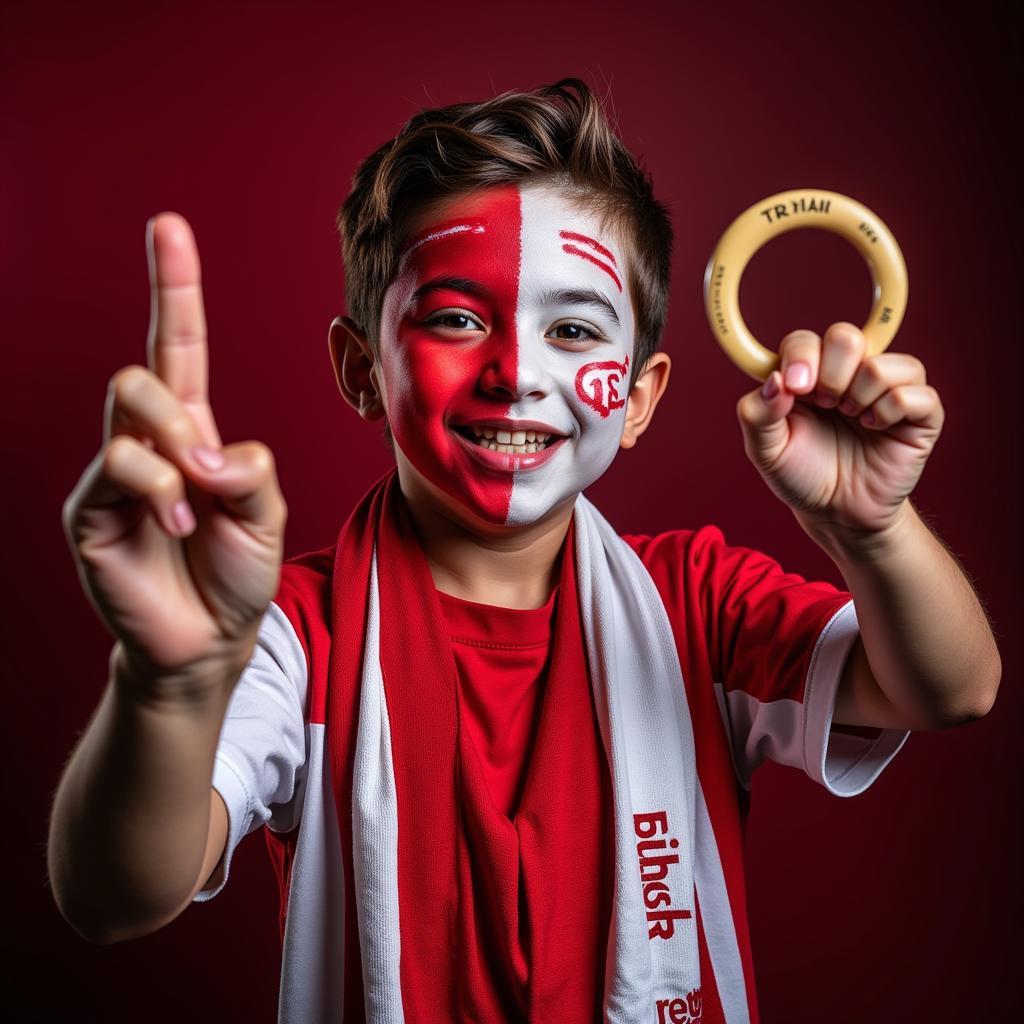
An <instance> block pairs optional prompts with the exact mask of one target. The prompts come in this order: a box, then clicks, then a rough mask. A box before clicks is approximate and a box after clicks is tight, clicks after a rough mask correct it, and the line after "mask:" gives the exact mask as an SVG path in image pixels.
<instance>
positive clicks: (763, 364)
mask: <svg viewBox="0 0 1024 1024" xmlns="http://www.w3.org/2000/svg"><path fill="white" fill-rule="evenodd" d="M794 228H823V229H824V230H826V231H834V232H835V233H836V234H837V235H842V236H843V238H845V239H846V240H847V241H848V242H851V243H852V244H853V245H854V246H855V247H856V248H857V249H859V250H860V252H861V254H862V255H863V256H864V258H865V260H867V264H868V269H869V270H870V272H871V279H872V281H873V282H874V302H873V303H872V306H871V313H870V314H869V316H868V320H867V323H866V324H864V327H863V331H864V337H865V338H866V339H867V343H868V348H867V354H868V355H877V354H878V353H879V352H884V351H885V349H886V348H888V347H889V343H890V342H891V341H892V339H893V337H894V336H895V334H896V331H897V329H898V328H899V326H900V323H901V322H902V320H903V314H904V313H905V312H906V309H907V292H908V283H907V265H906V263H904V261H903V253H902V252H900V247H899V246H898V245H897V244H896V239H895V238H893V236H892V232H891V231H890V230H889V229H888V228H887V227H886V226H885V225H884V224H883V223H882V221H881V220H879V218H878V217H876V216H875V214H873V213H872V212H871V211H870V210H869V209H868V208H867V207H866V206H863V205H861V204H860V203H858V202H857V201H856V200H855V199H851V198H850V197H849V196H844V195H841V194H840V193H838V192H826V191H824V190H822V189H814V188H798V189H790V190H789V191H787V192H778V193H776V194H775V195H773V196H768V198H767V199H762V200H761V201H760V202H759V203H754V205H753V206H751V207H750V208H749V209H747V210H744V211H743V213H741V214H740V215H739V216H738V217H737V218H736V219H735V220H734V221H733V222H732V223H731V224H730V225H729V227H728V228H726V230H725V233H724V234H723V235H722V237H721V238H720V239H719V240H718V245H716V246H715V251H714V252H713V253H712V254H711V259H709V260H708V266H707V269H706V270H705V271H704V308H705V310H706V312H707V315H708V322H709V323H710V324H711V330H712V331H713V332H714V335H715V337H716V338H717V339H718V343H719V344H720V345H721V346H722V348H723V349H724V350H725V353H726V355H728V356H729V358H730V359H731V360H732V361H733V362H734V363H735V364H736V365H737V366H738V367H739V368H740V369H741V370H743V371H744V372H745V373H747V374H749V375H750V376H751V377H753V378H754V379H755V380H765V378H767V377H768V375H769V374H770V373H771V372H772V370H775V369H777V368H778V365H779V354H778V353H777V352H772V351H771V350H770V349H767V348H765V347H764V346H763V345H762V344H761V343H760V342H759V341H758V340H757V338H755V337H754V336H753V335H752V334H751V333H750V330H749V329H748V328H747V325H746V324H745V323H744V322H743V316H742V314H741V313H740V278H741V277H742V276H743V271H744V270H745V269H746V266H747V264H748V263H749V262H750V259H751V257H752V256H753V255H754V253H755V252H757V250H758V249H760V248H761V246H763V245H764V244H765V243H766V242H769V241H771V239H773V238H775V237H777V236H778V235H781V234H784V233H785V232H786V231H792V230H793V229H794Z"/></svg>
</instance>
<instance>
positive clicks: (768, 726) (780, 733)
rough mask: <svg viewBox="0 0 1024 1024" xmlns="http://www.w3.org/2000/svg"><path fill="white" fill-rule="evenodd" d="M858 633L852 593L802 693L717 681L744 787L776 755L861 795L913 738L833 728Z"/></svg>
mask: <svg viewBox="0 0 1024 1024" xmlns="http://www.w3.org/2000/svg"><path fill="white" fill-rule="evenodd" d="M859 633H860V625H859V623H858V621H857V613H856V610H855V608H854V605H853V601H848V602H847V603H846V604H845V605H843V606H842V608H840V609H839V610H838V611H837V612H836V613H835V614H834V615H833V616H832V617H831V618H830V619H829V621H828V622H827V623H826V624H825V626H824V628H823V629H822V631H821V633H820V634H819V636H818V639H817V642H816V643H815V646H814V651H813V653H812V655H811V660H810V664H809V667H808V669H807V678H806V680H805V683H804V690H803V699H802V700H799V701H798V700H792V699H788V698H784V699H779V700H772V701H759V700H758V699H757V698H756V697H753V696H751V695H750V694H748V693H744V692H743V691H742V690H738V689H737V690H730V691H728V692H726V690H725V688H724V687H723V686H722V685H721V684H717V685H716V686H715V692H716V695H717V697H718V704H719V711H720V712H721V714H722V718H723V721H724V722H725V726H726V730H727V732H728V734H729V736H730V740H731V745H732V754H733V763H734V765H735V767H736V776H737V778H738V779H739V781H740V783H741V785H742V786H743V787H744V788H745V789H749V788H750V780H751V776H752V775H753V772H754V770H755V769H756V768H757V766H758V765H759V764H761V762H762V761H764V759H765V758H769V759H770V760H772V761H775V762H777V763H778V764H783V765H788V766H790V767H792V768H798V769H800V770H801V771H803V772H805V773H806V774H807V775H808V776H809V777H810V778H811V779H813V780H814V781H815V782H818V783H820V784H821V785H822V786H824V787H825V788H826V789H827V790H828V791H829V792H830V793H832V794H834V795H835V796H856V795H857V794H858V793H863V792H864V790H866V789H867V788H868V787H869V786H870V785H871V784H872V783H873V782H874V781H875V779H877V778H878V776H879V775H880V774H881V773H882V770H883V769H884V768H885V766H886V765H887V764H888V763H889V762H890V761H891V760H892V759H893V758H894V757H895V756H896V754H897V752H898V751H899V749H900V747H902V746H903V744H904V743H905V742H906V741H907V737H908V736H909V735H910V733H909V732H906V731H904V730H902V729H880V730H877V731H876V734H875V735H869V736H856V735H852V734H849V733H845V732H836V731H833V729H832V714H833V711H834V710H835V704H836V695H837V693H838V692H839V683H840V680H841V679H842V675H843V666H844V665H845V664H846V658H847V655H848V654H849V653H850V649H851V648H852V647H853V644H854V642H855V641H856V639H857V636H858V635H859Z"/></svg>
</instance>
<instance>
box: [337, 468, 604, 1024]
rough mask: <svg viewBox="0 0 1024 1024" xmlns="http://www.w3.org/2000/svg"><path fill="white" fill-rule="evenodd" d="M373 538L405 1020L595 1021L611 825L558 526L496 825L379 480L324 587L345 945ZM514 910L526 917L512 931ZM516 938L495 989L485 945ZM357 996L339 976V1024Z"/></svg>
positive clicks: (443, 647)
mask: <svg viewBox="0 0 1024 1024" xmlns="http://www.w3.org/2000/svg"><path fill="white" fill-rule="evenodd" d="M374 538H376V540H377V546H378V547H377V576H378V584H379V591H380V613H381V619H380V622H381V628H380V655H381V665H382V670H383V677H384V692H385V697H386V700H387V705H388V712H389V716H390V723H391V742H392V756H393V762H394V772H395V783H396V788H397V793H398V843H399V846H398V888H399V918H400V922H401V932H402V934H401V943H402V958H401V985H402V998H403V1004H404V1011H405V1017H406V1020H409V1021H415V1022H417V1024H419V1022H422V1021H435V1020H436V1021H439V1022H440V1021H450V1020H453V1019H478V1020H487V1021H501V1020H506V1019H522V1018H523V1016H524V1015H525V1016H528V1017H529V1018H530V1019H532V1020H593V1019H596V1018H599V1017H600V1014H601V1005H602V1000H603V990H604V977H605V949H606V943H607V937H608V926H609V921H610V918H611V907H612V885H613V882H612V878H613V875H612V871H613V867H614V840H613V832H614V830H613V827H612V820H611V814H612V800H611V782H610V778H609V774H608V768H607V764H606V761H605V756H604V751H603V749H602V746H601V739H600V733H599V729H598V724H597V718H596V714H595V711H594V706H593V699H592V697H591V687H590V682H589V678H588V674H587V668H586V658H585V653H584V647H583V640H582V634H581V627H580V619H579V605H578V600H577V591H576V574H575V561H574V557H572V553H573V531H572V529H570V531H569V534H568V536H567V542H566V546H565V548H564V551H565V552H568V553H569V554H570V556H571V557H567V558H563V559H562V566H561V586H560V588H559V600H558V610H557V612H556V620H555V627H554V638H553V643H554V645H555V646H554V650H553V653H552V659H551V666H550V670H549V675H548V682H547V691H546V693H545V696H544V705H543V707H542V709H541V718H540V724H539V728H538V735H537V740H536V746H535V749H534V752H533V756H532V761H531V764H530V766H529V768H528V776H527V780H526V784H525V788H524V792H523V798H522V800H521V802H520V805H519V809H518V812H517V814H516V816H515V819H514V821H509V819H508V818H507V817H505V816H504V815H503V814H501V813H500V812H499V811H498V810H497V809H496V808H495V807H494V805H493V803H492V801H491V800H490V798H489V795H488V793H487V790H486V783H485V781H484V779H483V776H482V774H481V771H480V766H479V764H478V763H476V762H475V760H474V757H473V753H472V750H471V744H469V743H468V740H467V737H466V736H465V735H464V734H463V732H462V731H461V730H460V727H459V687H458V677H457V672H456V668H455V662H454V659H453V657H452V653H451V647H450V643H449V640H448V638H447V634H446V630H445V626H444V619H443V615H442V611H441V607H440V603H439V601H438V598H437V593H436V590H435V588H434V582H433V578H432V576H431V574H430V568H429V565H428V564H427V560H426V557H425V555H424V553H423V551H422V548H421V547H420V545H419V542H418V540H417V538H416V533H415V529H414V527H413V523H412V520H411V517H410V515H409V511H408V509H407V507H406V505H405V501H404V499H403V498H402V495H401V492H400V490H399V486H398V479H397V475H396V474H395V473H394V472H392V473H390V474H388V476H386V477H385V478H384V479H382V480H381V481H380V482H378V484H377V485H375V487H374V488H373V489H372V490H371V491H370V492H369V494H367V496H366V497H365V498H364V499H363V501H362V502H360V504H359V506H358V507H357V508H356V510H355V511H354V512H353V514H352V515H351V516H350V517H349V519H348V521H347V522H346V524H345V526H344V527H343V528H342V531H341V534H340V535H339V538H338V545H337V549H336V551H337V553H336V559H335V565H334V576H333V581H332V594H333V600H332V616H331V622H332V657H331V667H330V684H329V685H330V691H329V694H328V709H327V711H328V714H327V721H328V749H329V756H330V763H331V771H332V779H333V783H334V793H335V799H336V806H337V812H338V820H339V823H340V828H341V845H342V851H343V857H344V864H345V888H346V905H347V907H348V908H349V910H350V912H348V913H346V942H347V943H352V942H355V943H356V944H358V942H359V937H358V931H357V928H356V914H355V912H354V907H355V892H354V886H353V873H352V802H351V801H352V778H353V751H354V747H355V736H356V726H357V722H358V700H359V686H360V681H361V676H362V658H363V636H364V633H365V628H366V599H367V587H368V582H369V574H370V564H371V553H372V550H373V541H374ZM485 868H486V870H488V871H490V872H492V874H493V876H494V877H493V879H492V882H491V884H493V882H494V880H497V882H498V884H499V891H500V892H501V893H502V895H501V897H500V899H499V900H498V902H497V905H493V904H491V903H490V902H489V901H488V900H486V899H485V898H484V897H485V893H486V891H487V889H488V886H487V885H486V884H485V883H484V882H483V880H482V879H481V871H482V870H484V869H485ZM524 912H525V915H526V918H527V922H526V923H525V924H521V922H520V920H519V915H520V914H521V913H524ZM513 929H521V931H520V932H519V934H520V937H521V938H522V940H523V957H522V958H519V959H518V960H516V961H514V974H515V976H514V977H508V976H506V975H505V974H504V972H503V971H502V969H501V964H502V963H503V962H504V961H505V959H506V958H502V957H496V956H494V955H493V953H492V951H491V948H490V947H491V946H492V944H493V942H494V941H496V940H497V941H503V942H505V943H507V944H508V946H509V947H513V946H514V942H513V938H514V935H515V934H516V932H515V931H513ZM349 948H350V949H352V948H354V947H352V946H351V945H350V946H349ZM346 960H348V961H349V962H350V963H351V962H352V961H351V959H350V958H348V957H346ZM339 969H340V965H339ZM349 973H351V974H352V975H355V972H349ZM362 998H363V994H362V978H361V977H358V976H352V977H346V982H345V1008H346V1009H345V1013H346V1020H348V1019H361V1018H362V1006H363V1002H362ZM350 1015H351V1016H350Z"/></svg>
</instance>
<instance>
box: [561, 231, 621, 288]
mask: <svg viewBox="0 0 1024 1024" xmlns="http://www.w3.org/2000/svg"><path fill="white" fill-rule="evenodd" d="M558 237H559V238H567V239H569V241H568V242H563V243H562V251H563V252H567V253H569V255H570V256H579V257H581V258H582V259H585V260H588V261H589V262H591V263H593V264H594V266H595V267H600V268H601V269H602V270H603V271H604V272H605V273H606V274H607V275H608V276H609V277H610V278H611V279H612V280H613V281H614V282H615V287H616V288H618V289H619V291H620V292H621V291H622V282H621V281H620V280H619V275H618V274H616V273H615V271H614V270H613V269H612V267H611V266H609V265H608V263H606V262H605V260H603V259H599V258H598V256H595V255H594V253H595V252H596V253H599V254H600V255H601V256H603V257H605V259H607V260H608V261H610V263H611V264H612V266H617V265H618V263H617V261H616V259H615V256H614V254H613V253H612V251H611V250H610V249H608V248H606V247H605V246H603V245H602V244H601V243H600V242H598V241H597V239H594V238H591V237H590V236H589V235H581V234H580V233H579V232H578V231H565V230H562V231H559V232H558ZM574 242H581V243H582V244H583V245H586V246H589V248H590V249H591V250H593V251H588V250H587V249H581V248H580V247H579V246H578V245H574V244H573V243H574Z"/></svg>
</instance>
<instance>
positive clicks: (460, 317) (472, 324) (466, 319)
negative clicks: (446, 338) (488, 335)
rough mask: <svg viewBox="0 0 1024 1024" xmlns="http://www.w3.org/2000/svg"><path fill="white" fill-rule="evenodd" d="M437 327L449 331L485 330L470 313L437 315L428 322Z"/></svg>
mask: <svg viewBox="0 0 1024 1024" xmlns="http://www.w3.org/2000/svg"><path fill="white" fill-rule="evenodd" d="M426 322H427V323H428V324H432V325H434V326H436V327H446V328H448V330H453V331H465V330H472V329H473V328H476V330H478V331H482V330H483V328H482V327H481V326H480V324H479V323H477V321H476V320H475V319H474V318H473V317H471V316H470V315H469V314H468V313H437V314H435V315H434V316H432V317H431V318H430V319H429V320H427V321H426Z"/></svg>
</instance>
